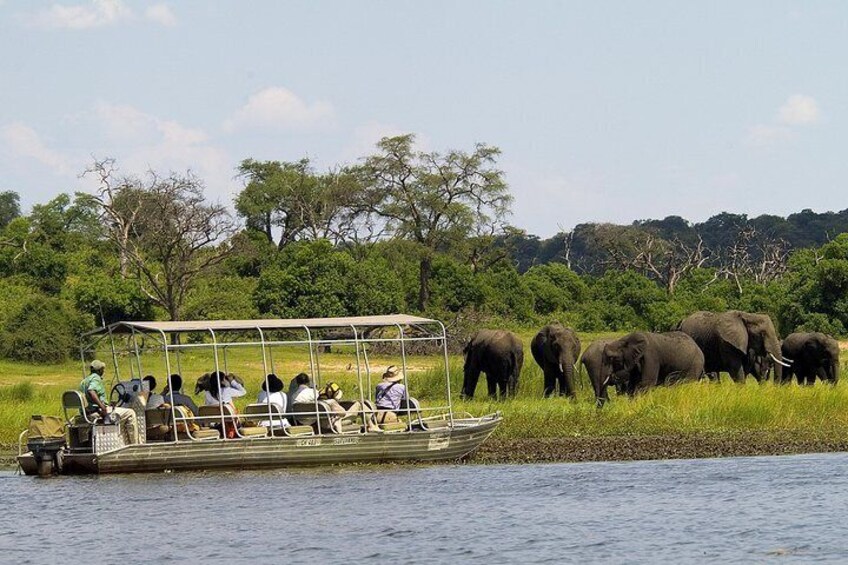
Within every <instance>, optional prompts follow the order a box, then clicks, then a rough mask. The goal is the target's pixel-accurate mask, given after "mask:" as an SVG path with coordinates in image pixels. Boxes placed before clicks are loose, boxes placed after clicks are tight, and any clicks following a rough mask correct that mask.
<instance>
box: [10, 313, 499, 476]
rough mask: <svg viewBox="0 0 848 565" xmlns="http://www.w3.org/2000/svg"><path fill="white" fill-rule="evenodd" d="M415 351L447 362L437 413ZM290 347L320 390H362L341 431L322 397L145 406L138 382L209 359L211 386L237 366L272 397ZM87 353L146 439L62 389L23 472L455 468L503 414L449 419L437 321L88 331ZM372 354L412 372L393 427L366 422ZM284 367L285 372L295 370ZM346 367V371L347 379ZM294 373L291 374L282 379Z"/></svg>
mask: <svg viewBox="0 0 848 565" xmlns="http://www.w3.org/2000/svg"><path fill="white" fill-rule="evenodd" d="M411 348H414V349H415V351H416V352H422V351H423V352H437V354H438V355H440V357H441V358H442V361H441V363H443V364H444V395H443V396H441V398H443V399H444V402H439V401H438V400H437V401H436V402H435V403H436V404H441V405H438V406H431V407H424V406H423V405H422V403H419V402H418V401H417V400H416V399H415V398H414V397H413V396H410V394H411V392H414V391H415V389H416V384H417V383H416V380H417V379H424V378H430V379H431V381H430V382H429V383H427V384H429V386H428V391H431V389H432V388H433V386H432V378H433V375H434V374H436V373H435V372H431V373H430V374H429V376H421V375H416V372H415V371H409V370H408V369H409V367H408V364H407V362H408V353H409V352H408V349H411ZM283 349H288V350H294V351H297V352H299V353H301V354H302V355H295V357H297V358H301V357H302V360H301V361H299V363H300V365H299V367H301V368H302V369H303V372H305V373H307V374H308V375H309V377H310V378H311V382H312V383H314V385H315V386H316V387H317V386H319V385H320V384H321V383H322V381H323V382H328V381H330V380H331V378H332V379H337V378H338V379H341V380H342V382H344V383H346V384H347V386H348V388H349V389H353V391H355V396H356V398H355V400H356V401H358V402H359V403H360V406H361V407H362V409H361V410H360V411H359V412H357V414H356V416H354V417H353V418H348V417H346V418H347V419H346V421H344V422H341V423H339V422H337V420H338V419H339V417H338V414H337V413H334V412H332V411H331V410H330V409H329V408H328V406H327V405H326V403H325V402H324V401H322V400H318V399H316V400H315V401H314V402H311V403H309V404H306V405H304V404H303V403H296V404H293V405H292V406H289V407H287V409H286V411H285V412H281V411H280V410H279V409H278V407H277V406H276V405H274V404H272V403H271V402H270V400H269V401H268V402H266V403H256V404H250V405H248V406H246V407H244V408H243V409H242V410H240V411H239V413H238V414H235V413H234V412H233V411H232V410H231V409H230V408H229V404H225V403H221V404H217V405H214V406H203V407H201V408H200V409H199V414H198V415H193V414H192V413H191V412H190V411H188V410H185V409H183V408H178V407H177V406H175V401H174V393H173V392H171V391H169V393H166V394H164V395H163V396H164V400H165V402H166V404H165V405H164V406H165V407H164V408H158V409H153V410H151V409H146V406H145V399H146V398H147V394H145V385H144V381H143V380H142V376H143V375H147V374H154V373H158V374H163V375H173V374H175V373H176V374H182V372H183V371H182V369H183V365H185V364H190V363H193V364H196V363H197V362H198V359H199V358H200V357H203V356H206V357H208V358H209V360H208V363H209V365H208V366H210V368H212V369H214V371H212V372H210V373H207V374H206V375H203V377H205V378H207V379H209V378H212V379H216V380H217V385H218V387H220V386H221V378H222V376H223V377H224V378H227V377H228V376H230V375H232V374H231V373H230V369H231V365H234V364H235V363H234V361H237V362H238V363H239V365H240V366H239V371H243V372H241V373H240V374H241V375H243V376H244V377H245V379H246V380H249V379H250V378H251V376H250V375H251V371H252V373H254V374H256V376H255V379H254V382H261V381H262V379H263V378H264V382H265V385H266V390H270V389H267V385H268V382H269V381H268V379H269V376H272V375H273V374H274V373H276V371H277V369H278V365H281V363H280V351H282V350H283ZM80 350H81V358H82V363H83V376H85V375H86V374H87V368H88V362H89V361H90V360H92V359H94V358H95V357H96V356H103V358H105V359H109V360H111V367H109V370H110V372H112V373H113V374H112V376H111V377H112V387H111V394H110V395H109V400H110V404H111V405H117V406H123V407H130V408H131V409H132V410H133V411H134V412H135V415H136V422H137V424H138V430H139V434H138V435H139V436H140V437H139V438H138V440H137V441H134V440H133V438H132V437H131V434H129V433H128V432H127V427H126V425H125V424H122V423H121V421H120V420H116V421H114V422H111V421H108V418H106V419H103V418H100V417H93V416H92V415H91V414H89V413H88V412H87V410H86V401H85V399H84V397H83V395H82V393H80V392H79V391H77V390H71V391H67V392H65V393H64V394H63V396H62V407H63V410H64V419H59V418H53V417H49V416H33V420H32V421H31V423H30V427H29V429H28V430H25V431H24V432H22V433H21V436H20V441H19V456H18V458H17V460H18V463H19V465H20V468H21V469H22V470H23V472H24V473H25V474H27V475H47V474H53V473H61V474H97V473H133V472H163V471H178V470H210V469H260V468H280V467H291V466H314V465H326V464H343V463H357V462H388V461H422V462H423V461H439V460H455V459H459V458H461V457H463V456H465V455H467V454H469V453H471V452H472V451H474V450H475V449H476V448H477V447H478V446H479V445H480V444H481V443H482V442H483V441H484V440H485V439H486V438H488V437H489V435H491V433H492V432H493V431H494V430H495V428H496V427H497V426H498V424H499V423H500V421H501V415H500V413H493V414H488V415H485V416H481V417H474V416H471V415H470V414H466V413H454V411H453V406H452V402H451V383H450V374H449V371H450V367H449V362H448V350H447V335H446V331H445V327H444V325H443V324H442V323H441V322H439V321H437V320H431V319H426V318H421V317H416V316H408V315H388V316H368V317H349V318H318V319H293V320H282V319H281V320H230V321H225V320H216V321H206V322H201V321H190V322H155V321H151V322H144V321H127V322H118V323H114V324H111V325H108V326H105V327H103V328H100V329H98V330H95V331H93V332H91V333H89V334H87V335H86V336H85V338H84V343H83V344H82V346H81V348H80ZM375 351H376V352H377V353H378V354H380V355H381V356H382V358H383V359H385V358H390V359H397V362H396V366H398V367H400V368H402V370H403V374H404V375H405V376H406V383H405V385H406V386H405V390H406V391H407V392H405V398H404V402H403V406H402V407H401V408H400V410H399V411H397V412H396V416H397V418H396V419H397V421H396V422H393V423H390V424H384V425H380V426H378V427H374V426H372V425H371V423H372V422H374V421H377V420H376V419H375V414H379V411H377V409H376V408H375V404H374V398H373V396H372V393H373V391H374V388H373V387H372V385H373V384H376V382H377V381H378V380H379V379H380V376H381V371H382V368H376V367H372V364H371V363H370V361H369V355H372V356H373V354H374V352H375ZM236 352H237V353H236ZM251 352H255V357H256V359H255V360H254V361H253V362H252V363H251V362H248V361H246V360H245V359H246V358H248V359H249V358H252V357H254V353H251ZM275 354H276V355H277V362H275ZM151 357H153V360H152V361H151ZM291 357H292V356H291V355H289V356H288V358H291ZM347 359H349V362H348V361H347ZM322 361H323V363H322ZM340 361H341V363H340ZM297 363H298V362H296V363H294V366H295V367H297V366H298V364H297ZM286 365H287V366H286V369H289V365H292V362H291V361H290V360H289V361H287V363H286ZM339 367H345V368H344V369H341V373H340V369H339ZM280 368H282V367H280ZM322 369H323V374H322ZM259 371H261V374H259ZM339 375H340V376H339ZM290 376H291V375H286V377H287V378H286V380H288V378H290ZM344 379H346V380H344ZM166 380H170V379H166ZM421 384H424V383H423V382H422V383H421ZM198 386H199V385H198ZM219 390H220V389H219ZM198 392H200V390H199V389H196V390H195V393H198ZM429 396H433V395H432V392H430V394H429ZM367 419H368V420H367ZM104 420H107V421H104ZM260 420H263V421H262V422H260ZM366 420H367V421H366ZM51 422H52V424H53V425H52V426H51V425H50V424H51ZM284 424H285V425H284ZM366 424H368V425H366ZM51 427H52V428H53V430H52V431H51Z"/></svg>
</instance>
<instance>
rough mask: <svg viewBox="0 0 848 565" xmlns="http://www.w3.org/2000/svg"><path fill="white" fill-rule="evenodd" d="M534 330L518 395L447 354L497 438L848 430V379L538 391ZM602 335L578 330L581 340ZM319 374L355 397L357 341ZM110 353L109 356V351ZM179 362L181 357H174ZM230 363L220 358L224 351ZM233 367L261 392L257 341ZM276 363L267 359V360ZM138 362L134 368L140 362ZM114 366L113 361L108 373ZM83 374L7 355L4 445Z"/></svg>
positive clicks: (423, 382) (462, 406) (436, 377)
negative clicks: (498, 393)
mask: <svg viewBox="0 0 848 565" xmlns="http://www.w3.org/2000/svg"><path fill="white" fill-rule="evenodd" d="M532 335H533V334H532V332H527V333H526V334H522V338H523V339H524V340H525V342H526V344H525V346H526V348H525V353H526V356H525V364H524V370H523V371H522V375H521V382H520V386H519V391H518V395H517V397H516V398H515V399H511V400H507V401H490V400H489V399H488V398H486V385H485V377H483V376H481V379H480V383H479V384H478V388H477V398H476V399H475V400H472V401H467V402H466V401H460V400H459V390H460V387H461V384H462V359H461V357H458V356H452V357H451V358H450V374H451V390H452V392H453V398H454V409H455V410H457V411H467V412H470V413H472V414H474V415H482V414H485V413H490V412H495V411H501V412H502V413H503V415H504V422H503V424H502V425H501V426H500V427H499V428H498V430H497V432H496V437H500V438H540V437H575V436H623V435H655V434H690V433H696V432H740V431H742V432H744V431H747V430H752V431H753V430H756V431H777V430H792V431H793V432H796V433H803V434H805V435H806V436H807V437H810V436H815V437H830V438H834V437H844V436H846V435H848V382H846V380H843V381H841V382H840V383H839V384H838V385H837V386H830V385H827V384H822V383H817V384H816V385H815V386H812V387H800V386H798V385H795V384H791V385H786V386H775V385H773V384H771V383H767V384H762V385H760V384H757V383H756V382H755V381H754V380H753V379H749V380H748V382H747V383H746V384H744V385H738V384H736V383H733V382H731V381H730V380H729V379H728V378H727V377H726V376H725V378H723V379H722V382H720V383H713V382H708V381H702V382H698V383H683V384H678V385H674V386H671V387H660V388H656V389H654V390H652V391H650V392H648V393H646V394H643V395H640V396H637V397H635V398H628V397H617V396H615V394H614V393H612V398H611V401H610V402H609V403H608V404H607V405H606V406H605V407H604V408H602V409H597V408H596V407H595V404H594V398H593V393H592V390H591V387H590V385H589V383H588V380H587V378H586V377H585V375H584V376H582V378H581V381H580V382H581V383H582V387H581V388H579V389H578V397H577V399H576V400H568V399H565V398H551V399H543V398H541V393H542V372H541V370H540V369H539V368H538V367H537V366H536V364H535V363H534V362H533V359H532V357H531V356H530V354H529V340H530V339H531V338H532ZM598 337H601V336H600V335H581V340H582V341H583V345H584V347H585V346H586V345H587V344H588V343H590V342H591V341H592V340H593V339H597V338H598ZM273 353H274V370H275V372H277V374H279V375H280V376H281V377H283V378H284V380H285V381H286V382H287V381H288V380H289V379H290V378H291V377H292V376H293V375H295V374H296V373H298V372H300V371H307V372H308V369H309V357H308V353H307V352H306V350H305V349H304V348H297V347H290V348H286V349H282V348H277V349H275V350H274V352H273ZM320 358H321V367H322V381H323V382H327V381H328V380H334V381H336V382H338V383H339V384H340V385H341V386H342V390H343V391H344V393H345V397H346V398H358V397H359V389H358V378H357V374H356V356H355V354H354V351H353V349H352V348H349V347H348V348H344V347H340V348H334V351H333V353H329V354H326V353H324V354H321V357H320ZM104 360H107V361H111V360H110V359H107V358H104ZM171 361H172V370H173V371H176V363H175V360H174V359H173V358H172V360H171ZM369 361H370V365H371V368H372V371H371V372H372V383H371V384H372V386H373V385H375V384H376V383H377V381H378V380H379V375H380V374H381V373H382V371H383V369H385V367H386V366H387V365H390V364H400V358H399V355H385V354H384V355H370V356H369ZM219 362H220V363H223V359H222V358H219ZM129 363H130V358H129V357H122V358H121V359H120V368H121V372H122V377H123V378H126V377H127V375H128V374H129V371H130V368H129ZM441 363H442V357H441V356H440V355H438V354H436V355H432V356H410V357H409V358H408V363H407V369H408V371H407V374H408V379H407V381H408V382H407V384H408V385H409V387H410V391H411V394H412V395H413V396H415V397H417V398H419V399H420V400H421V401H422V403H423V404H424V405H425V406H436V405H444V404H445V402H446V398H445V394H444V369H443V368H442V366H441ZM181 366H182V373H183V377H184V380H185V387H184V390H185V392H187V393H191V392H193V389H194V381H195V379H196V378H197V376H199V375H200V374H202V373H204V372H206V371H209V370H212V369H213V368H214V366H215V365H214V359H213V358H212V356H211V352H205V351H200V350H192V351H191V352H190V353H187V354H185V355H183V356H182V363H181ZM228 366H229V369H230V370H231V371H233V372H236V373H237V374H239V375H241V376H242V377H243V378H244V379H245V381H246V383H247V389H248V395H247V396H246V397H245V398H242V399H239V400H240V402H239V404H240V405H242V406H243V405H244V404H247V403H249V402H251V401H253V400H254V399H255V398H256V394H257V393H258V391H259V386H260V384H261V382H262V376H263V374H264V368H265V367H264V365H263V363H262V357H261V352H260V350H259V348H258V347H257V348H254V347H246V348H239V349H234V350H232V351H231V352H230V353H229V354H228ZM269 368H270V367H269ZM136 371H137V369H136ZM142 372H143V374H148V373H152V374H154V375H156V377H157V378H158V380H159V382H160V388H161V387H162V385H163V384H164V376H165V374H166V373H165V364H164V362H163V360H162V359H160V356H159V355H153V354H150V355H144V356H143V357H142ZM113 374H114V370H113V369H112V367H111V363H109V367H108V373H107V378H111V377H112V376H113ZM81 375H82V369H81V366H80V363H79V362H74V363H71V362H69V363H65V364H62V365H47V366H34V365H24V364H19V363H12V362H8V361H0V407H1V408H0V446H2V447H3V448H4V449H5V450H9V449H12V448H13V447H14V446H15V444H16V442H17V438H18V434H19V433H20V431H21V430H23V429H24V428H25V427H26V425H27V422H28V420H29V417H30V415H31V414H53V415H61V407H60V395H61V392H62V391H63V390H67V389H70V388H76V387H77V386H78V384H79V381H80V378H81Z"/></svg>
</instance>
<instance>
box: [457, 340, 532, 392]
mask: <svg viewBox="0 0 848 565" xmlns="http://www.w3.org/2000/svg"><path fill="white" fill-rule="evenodd" d="M463 352H464V353H465V366H464V369H463V373H464V378H463V381H462V397H463V398H468V399H470V398H474V390H475V389H476V388H477V380H478V379H479V378H480V373H481V372H483V373H486V383H487V384H488V385H489V396H490V397H492V398H495V397H496V396H497V393H498V389H500V394H501V398H505V397H507V396H515V391H516V388H517V387H518V377H519V375H520V374H521V366H522V365H524V345H523V344H522V343H521V340H520V339H518V336H516V335H515V334H514V333H512V332H508V331H506V330H480V331H478V332H477V333H475V334H474V336H472V338H471V339H470V340H469V341H468V343H467V344H466V346H465V349H463Z"/></svg>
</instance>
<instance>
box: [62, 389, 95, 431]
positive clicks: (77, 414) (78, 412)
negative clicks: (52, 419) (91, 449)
mask: <svg viewBox="0 0 848 565" xmlns="http://www.w3.org/2000/svg"><path fill="white" fill-rule="evenodd" d="M85 408H86V402H85V397H83V395H82V393H81V392H80V391H78V390H66V391H65V392H63V393H62V410H63V411H64V412H65V421H66V422H67V423H68V425H80V424H88V425H91V424H93V423H94V422H95V421H96V420H97V419H98V417H97V416H90V415H89V414H88V412H86V409H85ZM69 411H70V412H71V413H72V414H73V416H72V417H71V418H69V417H68V412H69Z"/></svg>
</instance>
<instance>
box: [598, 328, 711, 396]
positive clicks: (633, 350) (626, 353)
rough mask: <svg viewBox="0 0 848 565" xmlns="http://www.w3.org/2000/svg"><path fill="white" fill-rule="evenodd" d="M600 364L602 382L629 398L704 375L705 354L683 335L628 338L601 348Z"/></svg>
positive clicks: (647, 334)
mask: <svg viewBox="0 0 848 565" xmlns="http://www.w3.org/2000/svg"><path fill="white" fill-rule="evenodd" d="M601 363H602V374H603V375H604V379H605V380H608V381H609V382H610V383H613V384H617V385H618V384H622V385H626V390H627V392H629V393H631V394H632V393H635V392H640V391H643V390H646V389H648V388H651V387H653V386H656V385H658V384H665V383H666V382H670V381H671V380H672V378H674V380H675V381H677V380H686V379H689V380H697V379H699V378H700V377H701V375H703V374H704V354H703V353H702V352H701V349H700V348H699V347H698V345H697V344H696V343H695V341H694V340H693V339H692V338H691V337H689V336H688V335H686V334H685V333H683V332H666V333H651V332H633V333H630V334H627V335H626V336H624V337H622V338H620V339H617V340H615V341H612V342H610V343H608V344H606V345H605V346H604V350H603V354H602V356H601ZM624 379H626V382H623V381H624Z"/></svg>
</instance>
